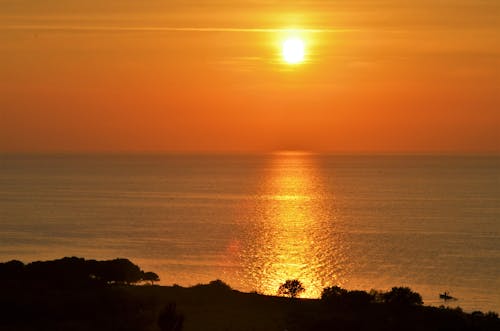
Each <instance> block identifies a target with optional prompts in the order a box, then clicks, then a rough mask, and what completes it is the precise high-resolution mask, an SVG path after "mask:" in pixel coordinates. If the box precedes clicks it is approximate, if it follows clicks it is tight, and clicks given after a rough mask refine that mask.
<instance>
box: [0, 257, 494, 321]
mask: <svg viewBox="0 0 500 331" xmlns="http://www.w3.org/2000/svg"><path fill="white" fill-rule="evenodd" d="M155 276H156V275H155V274H154V273H144V272H143V271H141V270H140V269H139V268H138V267H137V266H135V265H133V264H132V263H130V261H128V260H123V259H122V260H113V261H101V262H98V261H89V260H83V259H77V258H65V259H61V260H56V261H50V262H35V263H31V264H28V265H24V264H22V263H20V262H9V263H2V264H0V330H4V331H8V330H16V331H18V330H19V331H22V330H75V331H78V330H151V331H153V330H155V331H160V330H172V331H173V330H176V331H178V330H281V331H282V330H289V331H293V330H492V331H493V330H495V331H498V330H500V319H499V318H498V315H497V314H495V313H481V312H474V313H470V314H469V313H464V312H463V311H461V310H460V309H456V308H455V309H450V308H444V307H441V308H437V307H427V306H423V305H422V303H421V300H419V298H420V296H419V295H418V294H417V293H415V292H411V290H409V289H407V288H395V289H393V290H392V291H389V292H386V293H366V292H363V291H346V290H343V289H341V288H338V287H332V288H329V289H326V290H325V291H324V294H323V297H322V299H314V300H312V299H293V298H287V297H274V296H265V295H260V294H256V293H242V292H238V291H234V290H232V289H231V288H229V286H227V285H226V284H224V283H223V282H221V281H214V282H211V283H210V284H208V285H198V286H194V287H190V288H184V287H180V286H171V287H166V286H156V285H149V284H150V283H153V282H154V281H155V280H157V277H155ZM132 283H134V284H144V285H139V286H138V285H133V284H132ZM146 283H148V284H146Z"/></svg>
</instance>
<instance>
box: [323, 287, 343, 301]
mask: <svg viewBox="0 0 500 331" xmlns="http://www.w3.org/2000/svg"><path fill="white" fill-rule="evenodd" d="M347 292H348V291H347V290H346V289H343V288H341V287H340V286H336V285H335V286H330V287H325V288H324V289H323V291H322V292H321V300H323V301H325V302H329V303H338V302H340V301H341V300H343V298H344V297H345V295H346V294H347Z"/></svg>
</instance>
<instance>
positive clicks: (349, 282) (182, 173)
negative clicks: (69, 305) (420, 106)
mask: <svg viewBox="0 0 500 331" xmlns="http://www.w3.org/2000/svg"><path fill="white" fill-rule="evenodd" d="M73 255H74V256H82V257H86V258H96V259H110V258H116V257H126V258H129V259H130V260H132V261H133V262H135V263H137V264H139V265H140V266H141V267H142V268H143V269H145V270H153V271H155V272H157V273H158V274H159V275H160V277H161V279H162V281H161V283H162V284H166V285H167V284H173V283H177V284H180V285H194V284H197V283H202V282H208V281H210V280H214V279H217V278H219V279H222V280H224V281H225V282H227V283H228V284H230V285H231V286H232V287H234V288H236V289H240V290H244V291H252V290H257V291H259V292H263V293H268V294H274V293H276V290H277V288H278V286H279V284H280V283H282V282H284V281H285V280H286V279H291V278H297V279H300V280H301V281H302V282H303V283H304V284H305V287H306V289H307V292H306V294H305V296H308V297H318V296H319V295H320V292H321V289H322V288H323V287H325V286H330V285H335V284H337V285H340V286H342V287H346V288H348V289H365V290H369V289H371V288H375V289H381V290H385V289H388V288H390V287H392V286H396V285H398V286H399V285H404V286H410V287H411V288H412V289H414V290H416V291H418V292H419V293H421V294H422V295H423V298H424V301H425V303H427V304H433V305H439V304H441V302H440V300H439V298H438V294H439V293H440V292H443V291H449V292H450V293H451V294H452V295H453V296H456V297H458V298H459V300H458V301H456V302H452V303H451V305H452V306H456V305H459V306H461V307H462V308H464V309H466V310H469V311H470V310H474V309H480V310H495V311H500V158H499V157H435V156H433V157H430V156H318V155H309V154H293V153H288V154H275V155H266V156H125V155H122V156H40V155H38V156H26V155H25V156H13V155H3V156H0V261H7V260H10V259H20V260H22V261H24V262H29V261H33V260H46V259H54V258H60V257H63V256H73Z"/></svg>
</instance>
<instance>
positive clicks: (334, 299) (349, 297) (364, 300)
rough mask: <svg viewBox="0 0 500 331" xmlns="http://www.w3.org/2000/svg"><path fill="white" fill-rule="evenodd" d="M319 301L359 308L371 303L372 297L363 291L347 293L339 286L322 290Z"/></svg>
mask: <svg viewBox="0 0 500 331" xmlns="http://www.w3.org/2000/svg"><path fill="white" fill-rule="evenodd" d="M321 300H322V301H324V302H326V303H332V304H345V305H350V306H357V307H361V306H366V305H367V304H369V303H371V302H373V301H374V296H373V295H372V294H371V293H366V292H365V291H348V290H346V289H343V288H341V287H339V286H331V287H326V288H324V289H323V292H322V293H321Z"/></svg>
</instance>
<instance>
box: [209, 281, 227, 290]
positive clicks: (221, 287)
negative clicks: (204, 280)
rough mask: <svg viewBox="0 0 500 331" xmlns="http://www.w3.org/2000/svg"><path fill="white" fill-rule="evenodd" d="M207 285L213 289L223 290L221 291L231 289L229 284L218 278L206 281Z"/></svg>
mask: <svg viewBox="0 0 500 331" xmlns="http://www.w3.org/2000/svg"><path fill="white" fill-rule="evenodd" d="M208 287H210V288H212V289H215V290H223V291H232V290H233V289H232V288H231V286H229V285H228V284H226V283H224V282H223V281H222V280H220V279H216V280H212V281H211V282H210V283H208Z"/></svg>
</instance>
